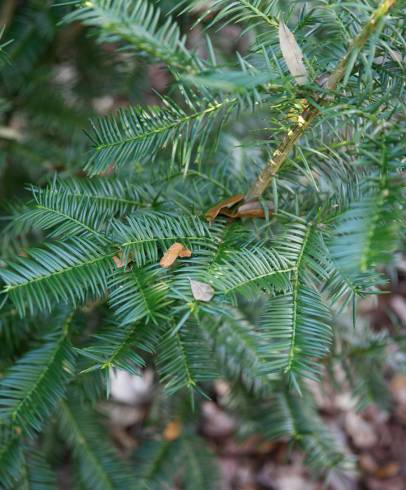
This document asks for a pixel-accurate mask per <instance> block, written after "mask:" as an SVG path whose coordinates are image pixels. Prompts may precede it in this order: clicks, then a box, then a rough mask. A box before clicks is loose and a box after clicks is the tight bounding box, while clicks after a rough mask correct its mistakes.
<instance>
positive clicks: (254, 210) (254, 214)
mask: <svg viewBox="0 0 406 490" xmlns="http://www.w3.org/2000/svg"><path fill="white" fill-rule="evenodd" d="M264 204H265V206H266V207H267V208H268V210H269V214H272V204H271V203H270V202H269V201H268V202H266V203H264ZM235 217H236V218H265V210H264V206H263V205H262V204H261V203H260V202H259V201H251V202H247V203H246V204H242V205H241V206H240V207H239V208H238V209H237V212H236V214H235Z"/></svg>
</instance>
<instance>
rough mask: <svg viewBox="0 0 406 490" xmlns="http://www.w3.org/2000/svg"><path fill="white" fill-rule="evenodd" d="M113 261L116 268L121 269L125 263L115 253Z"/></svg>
mask: <svg viewBox="0 0 406 490" xmlns="http://www.w3.org/2000/svg"><path fill="white" fill-rule="evenodd" d="M113 261H114V264H115V266H116V267H117V269H121V268H122V267H124V265H125V264H124V262H123V261H122V260H121V258H120V257H118V256H117V255H115V256H114V257H113Z"/></svg>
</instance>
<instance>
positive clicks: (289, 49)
mask: <svg viewBox="0 0 406 490" xmlns="http://www.w3.org/2000/svg"><path fill="white" fill-rule="evenodd" d="M279 45H280V48H281V51H282V55H283V59H284V60H285V63H286V66H287V67H288V69H289V72H290V74H291V75H292V77H294V79H295V80H296V82H297V83H298V84H299V85H303V84H305V83H307V81H308V74H307V70H306V67H305V64H304V63H303V53H302V50H301V49H300V46H299V45H298V43H297V41H296V39H295V36H294V35H293V33H292V32H291V30H290V29H289V27H288V26H286V25H285V24H284V23H283V22H282V21H281V22H280V23H279Z"/></svg>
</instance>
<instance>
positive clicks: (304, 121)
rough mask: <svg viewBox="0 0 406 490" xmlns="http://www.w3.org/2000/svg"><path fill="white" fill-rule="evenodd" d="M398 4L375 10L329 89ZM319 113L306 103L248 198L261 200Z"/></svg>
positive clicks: (331, 78)
mask: <svg viewBox="0 0 406 490" xmlns="http://www.w3.org/2000/svg"><path fill="white" fill-rule="evenodd" d="M395 3H396V0H384V1H383V2H382V3H381V4H380V6H379V7H378V8H377V9H376V10H375V12H374V13H373V14H372V16H371V18H370V19H369V21H368V22H367V24H366V25H365V26H364V28H363V29H362V31H361V32H360V33H359V34H358V36H357V37H356V38H355V39H354V40H353V42H352V43H351V46H350V47H349V49H348V51H347V53H346V54H345V56H344V57H343V58H342V59H341V60H340V61H339V63H338V64H337V66H336V68H335V69H334V71H333V72H332V73H331V75H330V76H329V78H328V80H327V82H326V84H325V88H327V89H329V90H335V89H336V88H337V85H338V84H339V82H340V81H341V80H342V78H343V77H344V75H345V72H346V69H347V66H348V65H349V63H350V62H351V59H352V57H353V53H354V52H358V51H360V50H361V49H362V48H363V47H364V46H365V44H366V42H367V41H368V39H369V38H370V37H371V35H372V34H373V33H374V32H375V30H376V28H377V26H378V24H379V21H380V19H381V18H382V17H384V16H385V15H386V14H387V13H388V11H389V10H390V9H391V8H392V7H393V6H394V5H395ZM319 103H320V104H323V103H325V99H324V100H323V99H322V100H320V102H319ZM319 113H320V110H319V109H318V108H316V107H314V106H312V105H311V104H310V103H307V104H306V107H305V109H304V110H303V112H302V113H301V115H300V116H299V119H298V122H297V123H296V125H295V126H294V127H293V128H291V129H290V130H289V131H288V132H287V133H286V135H285V136H284V137H283V139H282V142H281V143H280V145H279V146H278V148H277V149H276V150H275V151H274V152H273V154H272V157H271V159H270V160H269V161H268V163H267V165H266V167H265V168H264V169H263V170H262V172H261V173H260V175H259V177H258V179H257V180H256V182H255V183H254V184H253V186H252V187H251V189H250V190H249V192H248V194H247V196H246V201H250V200H253V199H258V198H259V197H261V196H262V194H263V193H264V191H265V190H266V189H267V187H268V186H269V184H270V183H271V181H272V179H273V177H274V176H275V175H276V174H277V173H278V172H279V170H280V168H281V167H282V165H283V164H284V162H285V160H286V159H287V157H288V156H289V153H290V152H291V150H292V149H293V147H294V146H295V145H296V143H297V141H298V140H299V139H300V137H301V136H302V135H303V133H304V132H305V131H306V129H307V128H308V127H309V126H311V124H312V123H313V121H314V119H316V117H317V116H318V115H319Z"/></svg>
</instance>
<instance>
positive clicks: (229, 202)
mask: <svg viewBox="0 0 406 490" xmlns="http://www.w3.org/2000/svg"><path fill="white" fill-rule="evenodd" d="M243 199H244V194H236V195H235V196H231V197H229V198H228V199H225V200H224V201H221V202H219V203H218V204H216V205H215V206H213V207H212V208H210V209H209V210H208V211H207V213H206V219H207V221H214V220H215V219H216V218H217V216H218V215H219V214H222V213H221V211H222V210H226V209H229V208H231V207H233V206H234V205H235V204H237V203H239V202H241V201H242V200H243ZM224 214H226V213H224Z"/></svg>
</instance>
